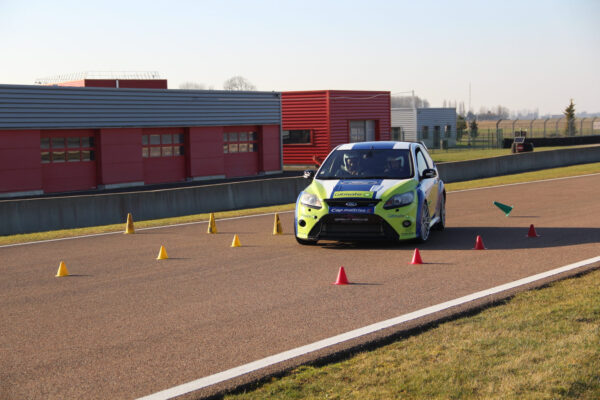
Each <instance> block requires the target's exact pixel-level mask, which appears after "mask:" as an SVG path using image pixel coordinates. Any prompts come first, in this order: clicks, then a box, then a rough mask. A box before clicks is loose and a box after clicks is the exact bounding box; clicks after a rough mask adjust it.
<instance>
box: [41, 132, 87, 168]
mask: <svg viewBox="0 0 600 400" xmlns="http://www.w3.org/2000/svg"><path fill="white" fill-rule="evenodd" d="M40 150H41V162H42V164H50V163H73V162H81V161H94V151H95V149H94V138H93V137H91V136H68V137H42V138H40Z"/></svg>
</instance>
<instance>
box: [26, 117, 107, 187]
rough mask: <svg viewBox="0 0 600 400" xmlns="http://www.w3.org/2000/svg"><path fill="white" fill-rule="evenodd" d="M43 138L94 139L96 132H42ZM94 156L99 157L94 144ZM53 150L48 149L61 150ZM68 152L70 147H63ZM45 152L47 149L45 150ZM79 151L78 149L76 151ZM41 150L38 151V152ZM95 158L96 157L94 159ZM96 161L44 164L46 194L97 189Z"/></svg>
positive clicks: (81, 130)
mask: <svg viewBox="0 0 600 400" xmlns="http://www.w3.org/2000/svg"><path fill="white" fill-rule="evenodd" d="M40 136H41V137H42V138H50V140H52V139H58V138H61V139H62V138H73V137H79V138H81V137H94V138H95V136H96V135H95V131H94V130H87V129H69V130H48V131H42V132H41V135H40ZM93 147H94V150H93V151H94V155H97V147H96V146H95V144H94V146H93ZM60 149H61V148H60V147H59V148H58V149H56V148H53V149H48V150H50V151H52V150H60ZM63 149H64V150H66V151H68V150H69V147H66V146H65V147H63ZM44 150H45V149H44ZM75 150H77V148H76V149H75ZM39 151H40V149H38V152H39ZM94 158H95V157H94ZM96 176H97V171H96V160H95V159H94V160H90V161H76V162H69V161H63V162H51V163H47V164H45V163H42V187H43V190H44V192H45V193H56V192H67V191H73V190H89V189H94V188H96Z"/></svg>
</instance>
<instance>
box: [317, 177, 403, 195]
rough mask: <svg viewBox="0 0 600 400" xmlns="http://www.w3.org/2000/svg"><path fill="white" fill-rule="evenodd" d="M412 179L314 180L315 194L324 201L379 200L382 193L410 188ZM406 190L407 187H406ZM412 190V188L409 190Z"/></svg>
mask: <svg viewBox="0 0 600 400" xmlns="http://www.w3.org/2000/svg"><path fill="white" fill-rule="evenodd" d="M409 182H414V181H413V179H324V180H320V179H315V180H314V181H313V183H315V184H316V186H317V188H315V189H317V194H318V195H319V196H320V197H321V198H324V199H344V198H353V199H381V198H382V197H383V195H384V193H386V192H388V191H390V190H394V189H397V188H400V187H401V186H411V185H410V184H409ZM407 189H408V187H407ZM410 189H412V187H411V188H410Z"/></svg>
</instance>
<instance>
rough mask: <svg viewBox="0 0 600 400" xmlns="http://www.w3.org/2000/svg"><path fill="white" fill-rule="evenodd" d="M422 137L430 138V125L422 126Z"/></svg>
mask: <svg viewBox="0 0 600 400" xmlns="http://www.w3.org/2000/svg"><path fill="white" fill-rule="evenodd" d="M421 139H429V127H428V126H422V127H421Z"/></svg>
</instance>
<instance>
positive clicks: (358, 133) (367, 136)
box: [350, 119, 375, 143]
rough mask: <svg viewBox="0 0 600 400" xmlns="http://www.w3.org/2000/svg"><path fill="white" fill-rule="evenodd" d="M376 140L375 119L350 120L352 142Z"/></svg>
mask: <svg viewBox="0 0 600 400" xmlns="http://www.w3.org/2000/svg"><path fill="white" fill-rule="evenodd" d="M373 140H375V120H372V119H368V120H363V121H350V142H351V143H356V142H370V141H373Z"/></svg>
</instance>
